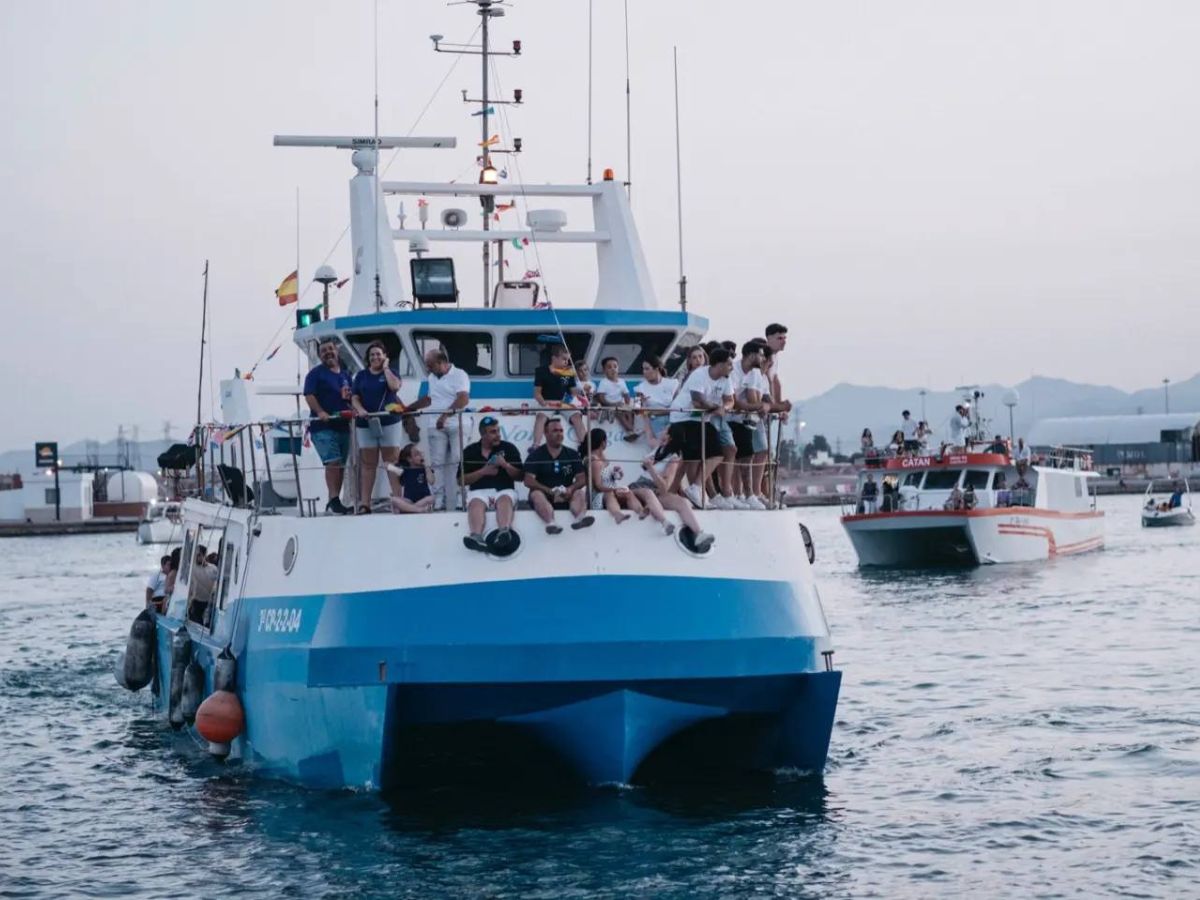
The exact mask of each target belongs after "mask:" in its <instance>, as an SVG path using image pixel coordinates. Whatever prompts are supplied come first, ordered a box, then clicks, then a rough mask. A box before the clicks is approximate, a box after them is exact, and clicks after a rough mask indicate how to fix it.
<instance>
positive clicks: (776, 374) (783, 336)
mask: <svg viewBox="0 0 1200 900" xmlns="http://www.w3.org/2000/svg"><path fill="white" fill-rule="evenodd" d="M766 336H767V346H768V347H770V348H771V363H770V367H769V368H768V369H767V370H766V376H767V381H768V383H769V384H770V385H771V406H772V409H773V410H774V411H775V412H777V413H779V419H780V421H781V422H786V421H787V420H788V413H789V412H791V410H792V401H791V400H787V399H784V396H783V382H782V381H780V373H781V371H782V370H781V368H780V359H779V355H780V354H781V353H783V351H784V349H785V348H786V347H787V339H788V330H787V326H786V325H780V324H779V323H778V322H772V323H771V324H770V325H768V326H767V332H766Z"/></svg>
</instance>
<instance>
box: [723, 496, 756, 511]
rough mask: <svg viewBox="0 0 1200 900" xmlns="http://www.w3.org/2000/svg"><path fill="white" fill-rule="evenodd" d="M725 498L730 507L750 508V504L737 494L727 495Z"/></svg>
mask: <svg viewBox="0 0 1200 900" xmlns="http://www.w3.org/2000/svg"><path fill="white" fill-rule="evenodd" d="M726 500H728V501H729V508H730V509H749V508H750V505H749V504H748V503H747V502H746V501H745V499H744V498H742V497H739V496H738V495H737V494H734V495H733V496H732V497H727V498H726Z"/></svg>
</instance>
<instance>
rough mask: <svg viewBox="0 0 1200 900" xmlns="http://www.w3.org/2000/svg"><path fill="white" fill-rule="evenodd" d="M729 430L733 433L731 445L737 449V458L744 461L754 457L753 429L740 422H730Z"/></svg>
mask: <svg viewBox="0 0 1200 900" xmlns="http://www.w3.org/2000/svg"><path fill="white" fill-rule="evenodd" d="M729 430H730V431H732V432H733V444H734V446H735V447H737V458H738V459H745V458H746V457H748V456H753V455H754V429H753V428H751V427H750V426H749V425H743V424H742V423H741V422H730V423H729Z"/></svg>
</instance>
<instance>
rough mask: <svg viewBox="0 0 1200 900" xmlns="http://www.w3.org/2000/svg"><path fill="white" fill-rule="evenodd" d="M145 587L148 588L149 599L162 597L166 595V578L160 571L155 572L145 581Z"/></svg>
mask: <svg viewBox="0 0 1200 900" xmlns="http://www.w3.org/2000/svg"><path fill="white" fill-rule="evenodd" d="M146 587H148V588H150V596H151V597H163V596H166V593H167V576H166V575H164V574H163V573H162V570H161V569H160V570H159V571H157V572H155V573H154V574H153V575H151V576H150V577H149V578H147V579H146Z"/></svg>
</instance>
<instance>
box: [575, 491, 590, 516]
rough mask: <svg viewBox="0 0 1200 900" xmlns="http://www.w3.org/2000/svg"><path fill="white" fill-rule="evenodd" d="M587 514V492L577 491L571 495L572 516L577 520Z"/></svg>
mask: <svg viewBox="0 0 1200 900" xmlns="http://www.w3.org/2000/svg"><path fill="white" fill-rule="evenodd" d="M586 513H587V491H576V492H575V493H574V494H572V495H571V515H572V517H574V518H575V519H576V520H578V519H582V518H583V517H584V515H585V514H586Z"/></svg>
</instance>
